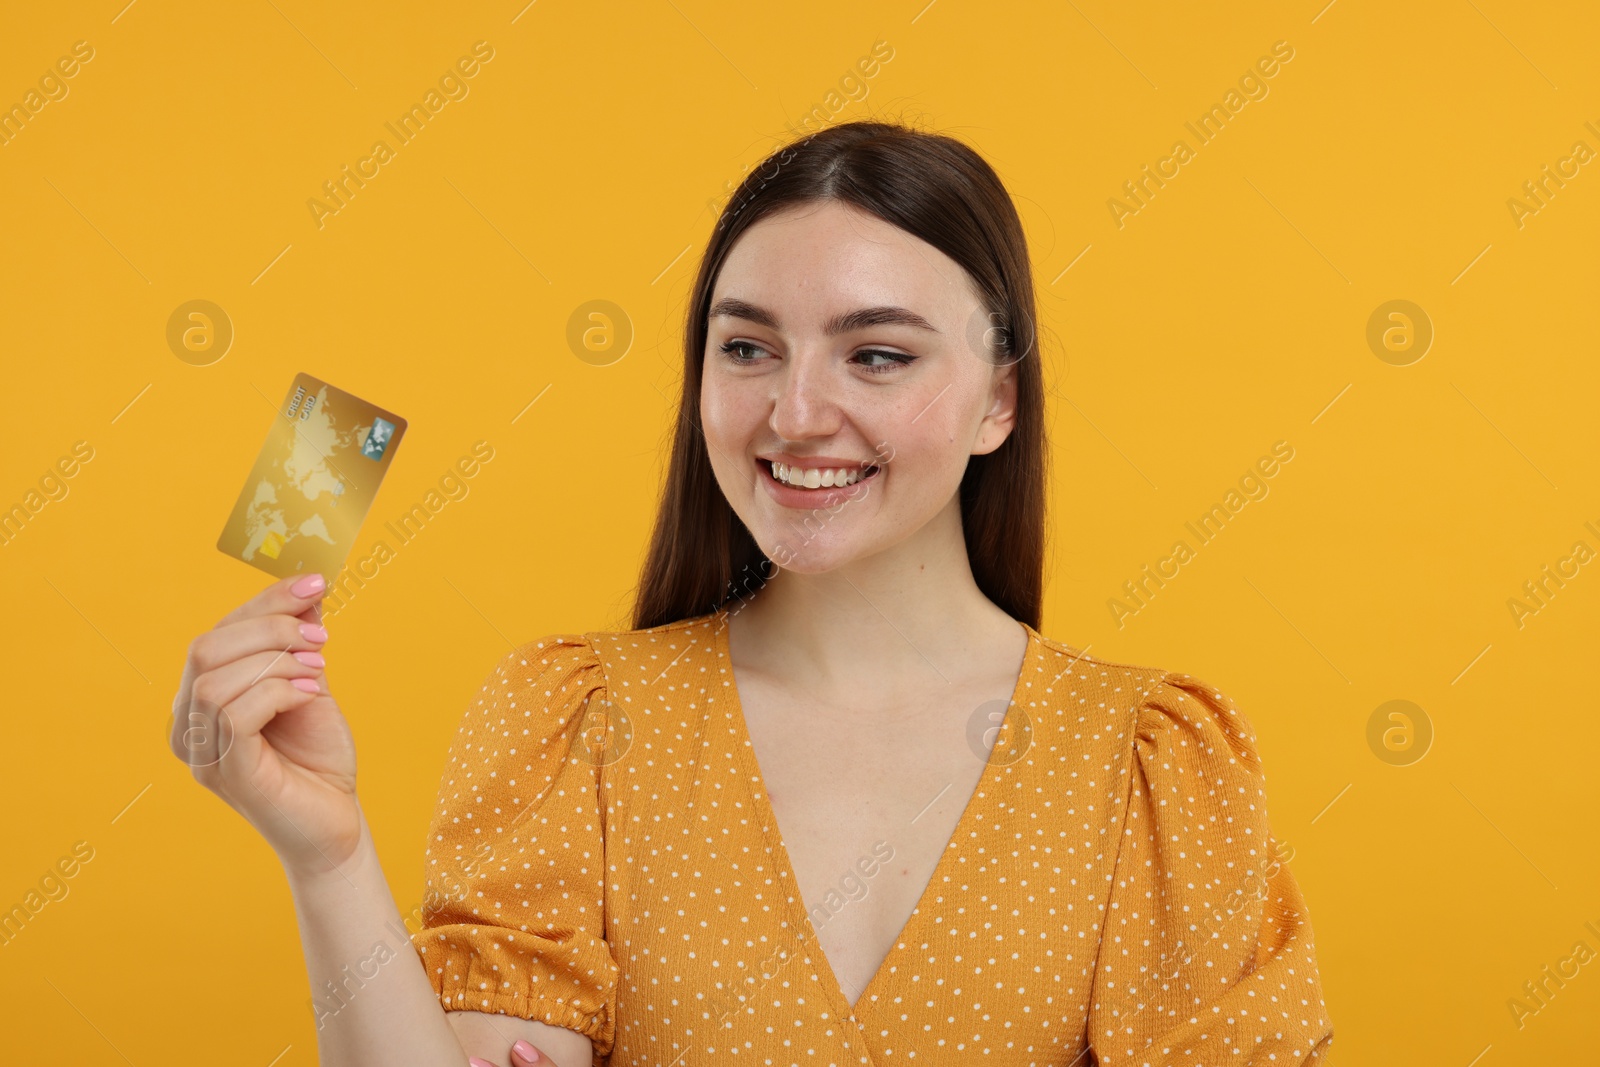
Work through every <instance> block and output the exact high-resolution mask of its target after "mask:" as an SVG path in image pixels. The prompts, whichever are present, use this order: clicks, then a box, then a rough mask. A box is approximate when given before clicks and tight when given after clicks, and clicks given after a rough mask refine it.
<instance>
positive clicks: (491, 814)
mask: <svg viewBox="0 0 1600 1067" xmlns="http://www.w3.org/2000/svg"><path fill="white" fill-rule="evenodd" d="M1019 625H1023V627H1024V629H1026V630H1027V632H1028V647H1027V652H1026V655H1025V656H1024V661H1023V668H1022V674H1021V677H1020V678H1019V680H1018V683H1017V688H1016V691H1015V693H1014V694H1013V698H1012V701H1011V704H1010V706H1009V707H1008V708H1007V710H1006V712H1005V716H1004V718H1003V719H1002V720H1001V722H1000V728H999V730H998V732H997V734H996V738H995V742H994V746H993V751H992V752H991V753H990V756H989V760H988V762H987V763H986V765H985V767H984V771H983V775H982V778H981V779H980V780H979V782H978V785H977V787H976V789H975V790H974V792H973V794H972V797H971V799H970V800H969V802H968V804H967V807H966V808H965V810H964V812H963V813H962V815H961V818H960V822H959V823H958V824H957V827H956V831H955V833H954V835H953V836H952V837H951V839H950V842H949V844H948V846H947V847H946V849H945V851H944V853H943V854H942V855H941V857H940V859H939V861H938V864H937V867H936V868H935V870H934V873H933V876H932V878H931V879H930V880H929V883H928V886H927V888H926V889H925V890H924V892H923V894H922V896H921V898H920V901H919V903H918V904H917V907H916V908H915V910H914V911H913V912H912V914H911V917H910V919H909V920H908V921H907V923H906V925H905V927H904V928H903V929H902V930H901V932H900V936H899V937H898V938H897V939H896V943H895V945H894V947H893V948H892V949H891V950H890V951H889V954H888V956H887V958H886V959H885V960H884V961H883V965H882V967H881V968H880V969H879V971H878V973H877V974H876V976H875V977H874V978H873V979H872V981H871V982H870V983H869V984H868V985H867V987H866V989H865V990H864V991H863V993H862V994H861V996H860V998H859V999H858V1001H857V1003H856V1004H855V1006H854V1007H852V1006H851V1004H850V1002H849V1000H848V999H847V998H846V996H845V994H844V993H843V992H842V991H841V989H840V987H839V985H838V983H837V982H836V981H835V979H834V976H833V972H832V970H831V968H830V967H829V964H828V961H827V958H826V956H825V955H824V954H823V952H822V951H821V950H820V949H819V948H818V946H817V943H816V933H815V928H814V927H813V926H812V922H811V916H810V914H809V909H808V904H809V905H815V904H816V903H817V902H814V901H813V902H807V901H803V900H802V899H801V897H800V894H799V892H798V891H797V889H796V885H797V883H796V879H795V876H794V872H793V869H792V868H791V867H790V864H789V858H788V852H787V851H786V849H785V848H784V845H783V842H782V838H781V835H780V833H779V830H778V825H777V820H776V818H775V817H774V815H773V812H772V809H771V807H770V806H769V805H768V802H767V798H766V792H765V789H764V787H763V784H762V779H761V776H760V770H759V767H758V764H757V762H756V758H755V753H754V750H753V749H752V748H751V745H750V737H749V734H748V732H747V730H746V727H745V722H744V716H743V712H742V710H741V708H740V705H739V700H738V692H737V688H736V686H735V682H734V673H733V667H732V664H731V661H730V660H729V656H728V626H727V616H726V615H725V614H721V613H715V614H708V615H703V616H699V617H696V618H693V619H686V620H682V621H680V622H677V623H672V624H670V625H665V626H659V627H654V628H651V629H647V630H633V631H622V632H594V633H586V634H582V635H578V634H554V635H551V636H547V637H545V638H543V639H542V640H539V641H533V642H529V643H527V644H525V645H522V646H521V647H519V648H517V649H515V650H514V651H512V652H510V653H509V654H507V655H506V656H505V657H504V658H503V659H501V660H500V662H499V663H498V664H497V665H496V666H495V668H494V671H493V673H492V674H491V675H490V676H489V678H488V679H487V681H486V682H485V684H484V686H483V690H482V693H481V694H480V695H479V696H478V697H477V699H476V700H475V701H473V702H472V704H471V705H470V706H469V707H468V708H467V711H466V713H465V716H464V717H463V720H462V722H461V727H460V730H459V732H458V734H457V735H456V739H455V741H454V743H453V745H452V747H451V751H450V756H449V763H448V766H447V767H446V770H445V773H444V776H443V781H442V784H441V788H440V794H439V806H438V809H437V813H436V815H435V816H434V819H433V824H432V827H431V829H430V832H429V841H428V849H427V857H426V862H427V887H428V895H429V902H430V903H429V906H428V908H427V909H426V910H425V911H424V923H425V926H424V928H423V929H422V930H419V931H418V932H417V933H416V934H415V935H413V943H414V945H415V948H416V949H417V951H418V952H419V953H420V957H421V960H422V963H423V967H424V969H425V970H426V972H427V974H428V977H429V978H430V980H431V981H432V983H433V986H434V988H435V990H436V991H437V993H438V994H439V998H440V1002H441V1004H442V1005H443V1006H444V1007H445V1008H446V1009H447V1010H451V1011H483V1012H497V1013H504V1014H507V1015H515V1016H518V1017H520V1018H523V1019H532V1020H536V1021H539V1022H544V1023H550V1024H552V1025H556V1026H563V1027H567V1028H570V1029H573V1030H577V1031H580V1032H581V1033H584V1034H586V1035H588V1037H589V1038H590V1039H591V1041H592V1042H593V1045H594V1063H595V1064H596V1065H600V1064H606V1063H609V1064H612V1065H622V1064H628V1065H640V1067H643V1065H646V1064H648V1065H652V1067H671V1065H684V1067H699V1065H702V1064H710V1063H716V1064H729V1063H735V1064H736V1063H746V1064H750V1065H751V1067H756V1065H761V1067H766V1065H790V1064H812V1065H818V1067H823V1065H831V1064H839V1065H845V1064H858V1065H861V1067H874V1065H876V1067H886V1065H889V1064H913V1063H925V1064H965V1063H969V1062H971V1063H978V1062H982V1063H985V1064H993V1065H997V1067H998V1065H1005V1067H1011V1065H1016V1067H1022V1065H1025V1064H1034V1065H1044V1064H1059V1065H1062V1067H1067V1065H1073V1067H1090V1065H1091V1064H1117V1065H1121V1064H1147V1065H1152V1067H1157V1065H1159V1067H1166V1065H1185V1067H1188V1065H1213V1064H1230V1065H1242V1064H1256V1065H1262V1064H1273V1065H1282V1064H1321V1063H1324V1061H1325V1059H1326V1057H1327V1055H1328V1052H1329V1048H1330V1046H1331V1044H1332V1040H1333V1037H1332V1034H1333V1027H1332V1023H1331V1021H1330V1019H1329V1017H1328V1013H1327V1010H1326V1008H1325V1006H1324V1004H1323V998H1322V989H1321V981H1320V978H1319V976H1318V973H1317V963H1316V954H1315V949H1314V946H1313V941H1312V932H1311V925H1310V923H1309V921H1308V918H1307V915H1306V907H1305V901H1304V899H1303V897H1302V895H1301V892H1300V889H1299V887H1298V885H1297V883H1296V882H1295V879H1294V877H1293V876H1292V875H1291V873H1290V871H1289V869H1288V866H1287V861H1288V860H1290V859H1292V854H1289V853H1287V851H1286V850H1283V849H1280V848H1279V847H1278V845H1277V843H1276V842H1275V841H1274V839H1273V837H1272V834H1271V831H1270V829H1269V826H1268V821H1267V811H1266V806H1265V798H1264V793H1263V789H1262V786H1263V775H1262V768H1261V761H1260V759H1259V757H1258V756H1257V754H1256V748H1255V742H1254V737H1253V733H1252V731H1251V728H1250V725H1249V723H1248V722H1247V721H1246V720H1245V717H1244V716H1243V715H1242V714H1241V713H1240V712H1239V710H1238V709H1237V708H1235V707H1234V705H1233V703H1232V701H1230V700H1229V699H1228V698H1227V697H1226V696H1224V695H1223V694H1221V693H1219V692H1217V691H1216V690H1214V689H1212V688H1211V687H1209V686H1207V685H1205V684H1204V683H1203V682H1201V681H1199V680H1198V679H1196V678H1194V677H1192V676H1190V675H1187V674H1176V673H1171V672H1167V671H1162V670H1158V669H1154V668H1149V667H1139V666H1132V665H1129V664H1121V663H1108V662H1105V661H1102V660H1098V659H1095V658H1093V657H1091V656H1086V655H1083V654H1082V653H1080V652H1078V651H1077V650H1076V649H1073V648H1070V647H1068V646H1066V645H1063V644H1059V643H1057V642H1055V641H1052V640H1050V639H1048V638H1045V637H1043V636H1042V635H1040V634H1039V633H1038V632H1037V631H1035V630H1034V629H1033V628H1032V627H1030V626H1026V624H1019Z"/></svg>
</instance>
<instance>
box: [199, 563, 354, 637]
mask: <svg viewBox="0 0 1600 1067" xmlns="http://www.w3.org/2000/svg"><path fill="white" fill-rule="evenodd" d="M327 591H328V589H327V580H326V579H325V578H324V577H323V576H322V575H320V574H314V573H313V574H291V575H290V576H289V577H287V578H280V579H279V580H278V581H276V582H273V583H272V584H271V585H269V586H267V587H266V588H265V589H263V590H261V592H259V593H257V594H256V595H255V596H253V597H251V598H250V599H249V600H246V601H245V602H244V603H243V604H240V605H239V606H238V607H237V608H235V609H234V610H233V611H232V612H230V613H229V614H228V615H227V617H226V618H224V619H223V620H222V621H221V622H219V623H217V625H218V626H219V627H220V626H227V625H228V624H230V623H235V622H238V621H239V620H240V619H248V618H252V617H254V616H257V615H273V614H279V613H282V614H286V615H295V614H298V613H300V612H302V611H304V610H305V609H306V608H307V607H309V606H311V605H312V604H314V603H315V602H317V601H319V600H321V599H322V598H323V596H325V595H326V594H327Z"/></svg>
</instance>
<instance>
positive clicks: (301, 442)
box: [217, 372, 406, 586]
mask: <svg viewBox="0 0 1600 1067" xmlns="http://www.w3.org/2000/svg"><path fill="white" fill-rule="evenodd" d="M405 432H406V420H405V419H402V418H401V417H400V416H398V415H396V414H394V413H393V412H390V411H385V410H383V409H382V408H380V407H378V406H377V405H376V404H372V403H369V402H367V401H365V400H362V399H361V398H360V397H358V396H352V395H350V394H349V393H347V392H345V391H344V390H342V389H336V388H334V387H333V386H331V385H329V384H328V383H327V382H324V381H322V380H320V379H318V378H314V377H312V376H311V375H309V374H306V373H304V372H301V373H300V374H298V375H296V376H295V379H294V382H293V383H292V384H291V385H290V386H289V393H288V395H287V396H286V397H285V398H284V401H283V403H282V404H281V405H280V406H279V408H278V414H277V416H276V417H275V418H274V419H273V421H272V427H271V429H269V430H268V431H267V440H266V443H265V444H263V445H262V446H261V454H260V455H259V456H257V457H256V465H255V468H254V469H253V470H252V471H251V472H250V477H249V478H246V479H245V483H244V489H243V490H242V491H240V493H239V499H238V501H237V502H236V503H235V504H234V505H233V514H232V515H230V516H228V524H227V526H226V527H224V528H223V531H222V536H221V537H219V538H217V548H219V549H221V550H222V551H223V552H224V553H225V554H227V555H229V556H232V557H233V558H234V559H240V560H243V561H244V562H246V563H248V564H250V565H251V566H253V567H259V568H261V569H262V570H264V571H266V572H267V573H268V574H271V575H273V576H274V577H278V578H287V577H288V576H290V575H292V574H299V573H301V572H302V571H303V572H306V573H311V572H313V571H315V572H317V573H319V574H321V575H323V576H324V577H325V578H327V580H328V584H329V585H330V586H332V585H333V583H334V580H335V579H336V578H337V577H338V575H339V571H340V570H341V569H342V568H343V567H344V561H345V557H346V556H348V555H349V554H350V549H351V548H352V547H354V545H355V540H356V533H357V532H358V531H359V530H360V529H361V522H362V520H363V519H365V518H366V516H367V512H368V510H370V509H371V507H372V501H373V498H374V497H376V496H377V495H378V485H379V483H381V482H382V481H383V476H384V475H385V474H387V473H388V471H389V465H390V464H391V463H393V462H394V454H395V450H396V449H398V448H399V446H400V438H401V437H402V436H404V435H405Z"/></svg>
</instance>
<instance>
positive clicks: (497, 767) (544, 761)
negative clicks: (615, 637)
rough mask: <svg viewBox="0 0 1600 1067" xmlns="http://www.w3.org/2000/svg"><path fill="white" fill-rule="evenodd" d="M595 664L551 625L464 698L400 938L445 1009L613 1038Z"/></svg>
mask: <svg viewBox="0 0 1600 1067" xmlns="http://www.w3.org/2000/svg"><path fill="white" fill-rule="evenodd" d="M605 706H606V705H605V672H604V668H603V666H602V664H601V663H600V661H599V658H598V657H597V656H596V654H595V652H594V650H593V648H591V647H590V645H589V644H588V642H586V641H585V640H584V639H583V638H581V637H579V636H576V635H567V634H557V635H553V636H550V637H546V638H544V639H543V640H541V641H537V642H532V643H529V644H525V645H522V646H521V647H519V648H517V649H515V650H514V651H512V652H511V653H509V654H507V655H506V656H504V657H503V658H502V659H501V660H500V661H499V663H498V664H497V665H496V666H495V668H494V671H493V673H492V674H490V675H489V677H488V678H487V679H486V681H485V682H484V685H483V689H482V691H481V692H480V693H479V694H478V695H477V697H476V698H475V700H474V701H473V702H472V703H471V704H470V705H469V706H468V707H467V710H466V712H465V714H464V715H463V717H462V720H461V726H460V729H459V731H458V732H457V734H456V737H455V740H454V742H453V743H452V745H451V748H450V755H449V762H448V764H447V765H446V767H445V771H444V775H443V778H442V781H441V784H440V788H439V803H438V807H437V809H436V812H435V814H434V816H433V820H432V824H431V826H430V828H429V834H428V846H427V855H426V865H427V866H426V871H427V889H426V899H425V900H424V903H423V907H422V929H421V930H418V931H417V932H416V933H414V934H412V935H411V941H412V945H413V947H414V948H415V949H416V950H417V952H418V953H419V954H420V955H421V958H422V965H423V970H424V971H426V973H427V975H428V978H429V980H430V981H431V982H432V983H433V987H434V991H435V992H436V993H438V995H439V1000H440V1002H441V1004H442V1005H443V1006H444V1008H445V1009H446V1010H447V1011H481V1012H490V1013H497V1014H505V1015H515V1016H518V1017H520V1018H523V1019H530V1020H533V1021H535V1022H542V1023H548V1024H550V1025H553V1026H562V1027H566V1028H567V1029H570V1030H576V1031H578V1032H579V1033H582V1034H585V1035H587V1036H588V1037H589V1039H590V1040H591V1041H592V1042H593V1046H594V1061H595V1062H596V1063H599V1062H601V1061H603V1059H604V1058H605V1057H606V1056H607V1055H609V1054H610V1052H611V1047H612V1043H613V1040H614V1037H615V1029H614V1028H615V1017H616V994H617V982H618V976H619V970H618V967H617V964H616V961H615V959H614V957H613V956H612V953H611V949H610V946H609V945H608V944H607V943H606V941H605V924H604V919H605V916H604V888H605V881H604V878H605V873H604V872H605V840H604V827H605V817H604V812H603V810H602V808H601V805H600V801H599V796H600V793H599V775H600V773H601V770H602V766H601V763H602V761H600V760H596V759H594V758H591V757H589V755H588V752H589V749H588V747H587V745H586V743H585V736H586V735H588V734H590V733H592V732H593V731H595V730H596V729H597V728H602V729H603V725H604V723H603V716H604V708H605Z"/></svg>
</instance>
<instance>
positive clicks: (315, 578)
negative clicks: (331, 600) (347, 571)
mask: <svg viewBox="0 0 1600 1067" xmlns="http://www.w3.org/2000/svg"><path fill="white" fill-rule="evenodd" d="M327 584H328V583H327V582H325V581H323V580H322V575H320V574H308V575H306V576H305V577H304V578H302V579H300V580H299V581H298V582H295V583H294V584H293V585H291V586H290V587H289V592H291V593H293V594H294V595H295V596H316V595H317V594H318V593H320V592H322V590H323V588H324V587H326V586H327Z"/></svg>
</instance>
